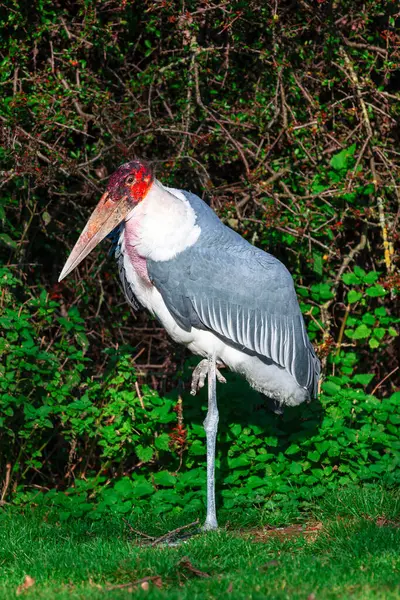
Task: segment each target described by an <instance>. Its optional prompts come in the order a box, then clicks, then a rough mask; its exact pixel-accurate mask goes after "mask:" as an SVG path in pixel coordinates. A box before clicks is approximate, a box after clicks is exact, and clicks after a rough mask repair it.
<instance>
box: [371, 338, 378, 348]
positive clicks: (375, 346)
mask: <svg viewBox="0 0 400 600" xmlns="http://www.w3.org/2000/svg"><path fill="white" fill-rule="evenodd" d="M368 343H369V347H370V348H372V349H374V348H378V347H379V342H378V340H377V339H376V338H371V339H370V340H369V342H368Z"/></svg>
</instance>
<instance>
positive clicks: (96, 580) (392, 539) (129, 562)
mask: <svg viewBox="0 0 400 600" xmlns="http://www.w3.org/2000/svg"><path fill="white" fill-rule="evenodd" d="M187 517H188V515H186V516H185V517H183V516H181V517H180V519H179V520H177V519H176V518H175V519H174V520H172V519H171V520H170V521H166V520H164V521H162V522H160V518H159V517H157V518H156V517H154V516H152V515H147V517H146V518H145V519H142V520H141V522H135V521H134V520H133V518H131V519H130V522H131V523H132V524H133V525H134V526H135V527H137V528H140V529H141V530H142V531H146V532H147V533H150V534H152V535H154V534H155V535H160V534H162V533H163V532H165V531H168V529H169V528H175V527H177V526H179V525H181V524H183V523H185V522H187ZM227 517H228V515H225V522H226V518H227ZM189 518H190V517H189ZM229 518H230V524H229V523H227V524H226V525H225V526H224V527H223V528H221V530H220V531H218V532H211V533H208V534H202V535H199V536H195V537H193V538H191V539H189V540H188V541H187V542H185V543H182V544H180V545H179V546H177V547H163V546H159V547H155V548H150V547H146V546H143V545H141V544H140V541H139V539H138V538H136V537H135V536H134V534H132V532H131V531H130V530H129V528H128V526H127V525H126V524H125V523H124V522H123V521H122V519H121V520H119V519H116V518H115V517H113V518H111V517H110V518H109V519H106V518H104V520H103V521H102V522H90V521H87V520H85V519H81V520H75V521H68V522H63V523H60V522H59V521H58V520H57V518H56V516H55V515H54V514H53V515H47V516H44V515H43V514H42V515H39V514H37V513H35V511H26V512H25V513H24V514H21V513H16V512H15V511H14V510H12V509H6V510H4V511H3V512H2V513H0V598H1V600H8V599H11V598H13V599H14V598H15V594H16V589H17V587H18V586H19V585H20V584H21V583H22V581H23V580H24V577H25V575H30V576H31V577H33V578H34V579H35V585H34V586H33V587H32V588H30V589H28V590H26V591H24V592H23V594H22V595H21V597H26V598H29V599H30V600H33V599H36V598H38V599H39V598H40V599H50V598H57V599H63V598H65V599H66V598H68V599H77V598H90V599H97V598H99V599H100V598H102V599H103V598H113V599H114V598H115V599H117V600H118V599H120V598H121V599H123V598H136V597H138V598H139V597H140V598H141V597H145V598H148V599H153V598H154V599H158V598H170V599H175V598H176V599H178V598H179V599H182V600H186V599H188V600H196V599H204V598H221V599H222V598H232V599H233V598H237V599H245V598H246V599H247V598H249V599H254V600H258V599H260V600H261V599H264V598H266V599H271V600H272V599H274V600H275V599H276V600H277V599H281V598H282V599H283V598H290V599H291V600H295V599H302V600H305V599H307V598H308V596H309V595H311V594H314V595H315V598H316V599H317V600H318V599H322V598H323V599H324V600H325V599H327V600H328V599H331V598H340V599H341V600H342V599H346V598H352V599H353V598H360V599H361V598H362V599H363V600H364V599H374V600H376V599H380V598H385V599H386V598H400V554H399V549H400V528H399V527H398V525H399V520H400V495H399V494H398V493H397V494H396V493H393V492H384V491H382V490H377V489H372V488H371V489H368V488H367V489H364V490H353V491H347V492H346V491H344V492H341V493H340V494H336V495H332V496H331V497H330V498H328V499H327V500H324V501H323V503H321V504H320V505H319V506H315V508H314V509H313V511H312V514H309V515H307V517H306V520H305V522H304V527H306V522H307V523H308V524H310V523H314V524H315V523H321V524H322V528H321V525H319V529H317V530H316V531H315V532H313V533H312V534H295V535H288V534H289V533H293V531H292V529H293V528H292V529H285V528H284V529H282V530H281V533H280V534H279V535H277V534H276V532H275V533H274V534H273V535H270V534H266V533H265V531H266V529H265V525H266V523H265V520H266V515H265V514H264V513H262V512H258V513H256V512H253V513H251V514H249V513H247V514H243V515H240V514H239V513H236V514H234V515H229ZM289 518H291V519H292V518H293V517H289ZM303 519H304V516H303ZM241 522H242V523H246V527H242V528H241V527H239V525H240V523H241ZM250 522H252V523H253V526H252V527H249V523H250ZM280 522H281V523H285V522H286V524H288V523H287V518H286V517H285V513H281V514H280ZM183 557H188V558H189V560H190V561H191V564H192V565H193V566H194V567H195V568H197V569H199V570H200V571H203V572H205V573H208V574H209V575H210V577H208V578H202V577H199V576H198V575H196V574H195V573H193V572H191V571H190V570H188V569H187V568H185V566H183V565H182V564H180V561H181V560H182V558H183ZM156 575H158V576H160V578H161V582H162V587H161V588H160V589H159V588H157V587H156V586H155V585H154V583H151V582H150V583H149V589H148V591H144V590H143V589H141V588H140V586H135V587H134V588H132V589H115V588H114V589H108V588H110V587H111V586H115V585H119V584H124V583H129V582H134V581H136V580H138V579H141V578H143V577H147V576H156ZM311 597H312V596H311Z"/></svg>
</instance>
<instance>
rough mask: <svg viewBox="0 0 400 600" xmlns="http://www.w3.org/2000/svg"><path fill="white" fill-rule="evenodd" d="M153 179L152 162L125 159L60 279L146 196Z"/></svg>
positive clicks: (111, 179) (114, 175)
mask: <svg viewBox="0 0 400 600" xmlns="http://www.w3.org/2000/svg"><path fill="white" fill-rule="evenodd" d="M153 181H154V177H153V173H152V170H151V168H150V166H149V165H148V164H147V163H145V162H143V161H141V160H134V161H131V162H128V163H125V164H124V165H122V166H121V167H120V168H119V169H117V171H115V173H113V174H112V175H111V177H110V180H109V182H108V186H107V189H106V191H105V193H104V194H103V195H102V197H101V198H100V202H99V203H98V205H97V206H96V208H95V209H94V211H93V213H92V214H91V216H90V218H89V221H88V222H87V223H86V227H85V229H84V230H83V231H82V233H81V235H80V237H79V239H78V241H77V242H76V244H75V246H74V248H73V250H72V252H71V254H70V256H69V258H68V260H67V262H66V263H65V265H64V268H63V270H62V272H61V275H60V278H59V281H61V280H62V279H64V277H66V276H67V275H68V274H69V273H71V271H73V270H74V269H75V267H76V266H78V265H79V263H80V262H81V261H82V260H83V259H84V258H85V256H87V255H88V254H89V253H90V252H91V251H92V250H93V248H94V247H95V246H97V244H98V243H99V242H101V240H103V239H104V238H105V237H106V235H108V234H109V233H110V232H111V231H112V230H113V229H115V227H117V226H118V225H119V224H120V223H122V221H124V220H125V219H126V217H127V216H128V214H129V213H130V212H131V210H133V209H134V208H135V206H136V205H137V204H139V202H141V201H142V200H144V198H145V197H146V195H147V192H148V191H149V189H150V187H151V185H152V183H153Z"/></svg>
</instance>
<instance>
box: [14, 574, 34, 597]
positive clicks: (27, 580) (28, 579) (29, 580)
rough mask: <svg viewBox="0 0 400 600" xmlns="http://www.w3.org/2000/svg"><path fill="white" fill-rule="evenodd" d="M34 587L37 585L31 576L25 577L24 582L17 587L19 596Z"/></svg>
mask: <svg viewBox="0 0 400 600" xmlns="http://www.w3.org/2000/svg"><path fill="white" fill-rule="evenodd" d="M33 585H35V580H34V579H33V577H31V576H30V575H25V579H24V581H23V582H22V583H21V585H19V586H18V587H17V592H16V593H17V596H19V595H20V594H22V593H23V592H26V590H29V588H31V587H32V586H33Z"/></svg>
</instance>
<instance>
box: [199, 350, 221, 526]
mask: <svg viewBox="0 0 400 600" xmlns="http://www.w3.org/2000/svg"><path fill="white" fill-rule="evenodd" d="M216 371H217V369H216V364H215V356H209V357H208V411H207V416H206V418H205V420H204V429H205V432H206V438H207V516H206V521H205V523H204V526H203V529H204V530H205V531H209V530H210V529H217V527H218V523H217V513H216V509H215V444H216V440H217V429H218V420H219V416H218V407H217V389H216Z"/></svg>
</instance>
